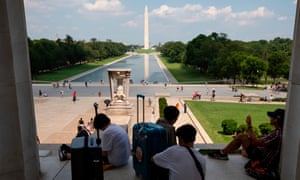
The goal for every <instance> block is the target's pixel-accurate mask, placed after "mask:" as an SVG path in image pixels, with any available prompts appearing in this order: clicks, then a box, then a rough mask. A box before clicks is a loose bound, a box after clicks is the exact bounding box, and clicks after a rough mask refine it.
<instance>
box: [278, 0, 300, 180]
mask: <svg viewBox="0 0 300 180" xmlns="http://www.w3.org/2000/svg"><path fill="white" fill-rule="evenodd" d="M299 50H300V3H299V1H298V3H297V10H296V19H295V25H294V38H293V54H292V60H291V65H290V76H289V77H290V78H289V88H288V103H287V108H286V115H285V123H284V130H283V144H282V152H281V179H289V180H297V179H299V176H300V175H299V169H300V167H299V166H300V144H299V143H300V120H299V114H298V112H299V107H300V93H299V92H300V71H299V69H300V51H299Z"/></svg>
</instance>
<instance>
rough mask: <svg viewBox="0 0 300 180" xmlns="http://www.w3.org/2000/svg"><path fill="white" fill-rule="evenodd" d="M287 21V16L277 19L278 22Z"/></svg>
mask: <svg viewBox="0 0 300 180" xmlns="http://www.w3.org/2000/svg"><path fill="white" fill-rule="evenodd" d="M287 19H288V17H287V16H280V17H278V18H277V20H278V21H285V20H287Z"/></svg>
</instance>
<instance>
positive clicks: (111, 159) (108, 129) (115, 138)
mask: <svg viewBox="0 0 300 180" xmlns="http://www.w3.org/2000/svg"><path fill="white" fill-rule="evenodd" d="M94 127H95V129H98V128H99V129H100V130H102V131H103V133H102V135H101V145H102V157H103V158H104V159H105V158H107V160H108V163H110V164H111V165H112V166H116V167H117V166H123V165H126V164H127V163H128V159H129V156H130V143H129V138H128V135H127V133H126V131H125V130H124V129H123V128H122V127H120V126H118V125H115V124H112V123H111V121H110V119H109V118H108V117H107V116H106V115H105V114H103V113H100V114H97V115H96V116H95V119H94Z"/></svg>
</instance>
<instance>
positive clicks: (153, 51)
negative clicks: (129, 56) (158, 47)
mask: <svg viewBox="0 0 300 180" xmlns="http://www.w3.org/2000/svg"><path fill="white" fill-rule="evenodd" d="M135 52H136V53H142V54H145V53H146V54H151V53H155V52H156V51H155V50H154V49H137V50H135Z"/></svg>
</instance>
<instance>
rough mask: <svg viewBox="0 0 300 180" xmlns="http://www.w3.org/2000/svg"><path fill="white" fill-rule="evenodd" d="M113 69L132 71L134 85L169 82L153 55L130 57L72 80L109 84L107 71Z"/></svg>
mask: <svg viewBox="0 0 300 180" xmlns="http://www.w3.org/2000/svg"><path fill="white" fill-rule="evenodd" d="M113 68H126V69H128V68H129V69H131V80H132V82H133V83H140V82H141V81H146V82H150V83H154V82H168V80H167V78H166V77H165V74H164V73H163V71H162V69H161V68H160V66H159V65H158V63H157V60H156V59H155V57H154V56H153V55H148V54H147V55H144V56H143V55H134V56H130V57H128V58H126V59H124V60H122V61H119V62H116V63H114V64H111V65H108V66H105V67H101V68H100V69H98V70H96V71H94V72H91V73H89V74H86V75H83V76H81V77H79V78H77V79H74V80H72V81H73V82H85V81H89V82H90V81H91V82H100V81H101V80H103V81H104V82H108V72H107V69H113Z"/></svg>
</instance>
